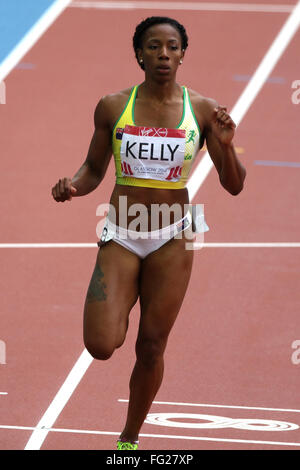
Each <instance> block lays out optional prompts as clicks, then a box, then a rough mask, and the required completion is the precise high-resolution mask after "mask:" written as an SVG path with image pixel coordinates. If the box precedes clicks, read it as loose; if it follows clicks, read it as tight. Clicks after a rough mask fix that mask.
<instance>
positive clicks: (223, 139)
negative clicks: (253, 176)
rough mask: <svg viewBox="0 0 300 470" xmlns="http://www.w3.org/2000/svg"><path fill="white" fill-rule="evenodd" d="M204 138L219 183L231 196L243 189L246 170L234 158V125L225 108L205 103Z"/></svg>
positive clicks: (212, 103) (209, 101) (214, 103)
mask: <svg viewBox="0 0 300 470" xmlns="http://www.w3.org/2000/svg"><path fill="white" fill-rule="evenodd" d="M205 114H206V119H205V121H206V125H205V138H206V145H207V150H208V153H209V155H210V157H211V159H212V161H213V163H214V165H215V167H216V169H217V171H218V174H219V179H220V183H221V184H222V186H223V187H224V188H225V189H226V190H227V191H228V192H229V193H230V194H232V195H234V196H235V195H237V194H239V193H240V192H241V191H242V189H243V187H244V180H245V177H246V170H245V168H244V166H243V165H242V164H241V162H240V161H239V160H238V158H237V156H236V152H235V149H234V145H233V142H232V140H233V136H234V133H235V128H236V125H235V123H234V122H233V120H232V119H231V117H230V115H229V114H228V113H227V109H226V107H225V106H219V105H218V104H217V103H216V102H215V101H214V100H207V101H206V113H205Z"/></svg>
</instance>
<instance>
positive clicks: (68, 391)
mask: <svg viewBox="0 0 300 470" xmlns="http://www.w3.org/2000/svg"><path fill="white" fill-rule="evenodd" d="M92 361H93V357H92V356H91V355H90V353H89V352H88V351H87V350H86V349H84V350H83V352H82V353H81V355H80V356H79V359H78V360H77V361H76V363H75V365H74V366H73V368H72V369H71V371H70V373H69V375H68V376H67V378H66V380H65V381H64V383H63V384H62V386H61V387H60V389H59V391H58V393H57V394H56V396H55V397H54V399H53V400H52V402H51V403H50V405H49V407H48V408H47V410H46V412H45V413H44V414H43V416H42V418H41V420H40V421H39V423H38V425H37V427H36V429H35V430H34V431H33V433H32V435H31V437H30V439H29V441H28V442H27V444H26V447H25V450H38V449H40V447H41V445H42V443H43V442H44V440H45V438H46V436H47V434H48V430H49V428H51V427H52V425H53V424H54V422H55V421H56V419H57V417H58V416H59V415H60V413H61V411H62V410H63V408H64V407H65V405H66V403H67V402H68V400H69V399H70V397H71V395H72V393H73V392H74V390H75V388H76V387H77V385H78V384H79V382H80V380H81V379H82V377H83V376H84V374H85V372H86V370H87V369H88V368H89V366H90V364H91V363H92Z"/></svg>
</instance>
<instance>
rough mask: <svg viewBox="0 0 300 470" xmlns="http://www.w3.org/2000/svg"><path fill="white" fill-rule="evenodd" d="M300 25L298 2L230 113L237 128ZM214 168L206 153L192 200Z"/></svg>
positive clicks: (192, 187)
mask: <svg viewBox="0 0 300 470" xmlns="http://www.w3.org/2000/svg"><path fill="white" fill-rule="evenodd" d="M299 24H300V1H298V3H297V4H296V6H295V8H294V10H293V12H292V13H291V15H290V16H289V17H288V19H287V21H286V22H285V24H284V25H283V27H282V28H281V30H280V32H279V34H278V35H277V36H276V38H275V40H274V41H273V43H272V45H271V47H270V49H269V50H268V52H267V53H266V55H265V56H264V58H263V60H262V61H261V63H260V64H259V66H258V67H257V69H256V71H255V73H254V75H253V76H252V78H251V80H250V81H249V83H248V85H247V86H246V88H245V89H244V91H243V93H242V94H241V96H240V97H239V99H238V101H237V102H236V104H235V106H234V108H233V109H232V111H231V112H230V113H229V114H230V115H231V117H232V119H233V121H234V122H235V124H236V126H238V125H239V124H240V122H241V121H242V119H243V117H244V116H245V114H246V113H247V111H248V109H249V108H250V106H251V105H252V103H253V101H254V100H255V98H256V96H257V95H258V93H259V92H260V90H261V88H262V87H263V85H264V83H265V81H266V80H267V78H268V76H269V75H270V73H271V72H272V70H273V69H274V67H275V65H276V64H277V62H278V60H279V59H280V57H281V55H282V54H283V52H284V51H285V49H286V48H287V46H288V44H289V43H290V41H291V39H292V37H293V36H294V34H295V33H296V31H297V29H298V27H299ZM212 168H213V162H212V160H211V158H210V156H209V153H208V152H205V154H204V156H203V158H202V159H201V161H200V162H199V164H198V166H197V167H196V169H195V171H194V172H193V173H192V175H191V177H190V179H189V181H188V183H187V187H188V189H189V194H190V198H191V200H192V199H193V198H194V196H195V195H196V193H197V191H198V190H199V187H200V185H201V184H202V183H203V181H204V180H205V178H206V177H207V175H208V174H209V172H210V170H211V169H212Z"/></svg>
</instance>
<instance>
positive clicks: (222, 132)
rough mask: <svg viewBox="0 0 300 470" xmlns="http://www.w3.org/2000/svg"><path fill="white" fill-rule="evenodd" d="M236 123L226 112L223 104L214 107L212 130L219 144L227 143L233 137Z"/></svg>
mask: <svg viewBox="0 0 300 470" xmlns="http://www.w3.org/2000/svg"><path fill="white" fill-rule="evenodd" d="M235 128H236V125H235V123H234V122H233V120H232V119H231V117H230V116H229V114H228V113H227V108H226V107H225V106H218V107H217V108H214V112H213V118H212V131H213V133H214V134H215V136H216V137H217V139H218V140H219V142H220V143H221V144H224V145H229V144H230V143H231V141H232V139H233V136H234V132H235Z"/></svg>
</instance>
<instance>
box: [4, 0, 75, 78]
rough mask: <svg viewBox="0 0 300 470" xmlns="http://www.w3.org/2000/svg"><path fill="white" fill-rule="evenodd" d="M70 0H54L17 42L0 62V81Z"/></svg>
mask: <svg viewBox="0 0 300 470" xmlns="http://www.w3.org/2000/svg"><path fill="white" fill-rule="evenodd" d="M71 1H72V0H56V1H55V2H54V3H53V4H52V5H51V6H50V7H49V8H48V9H47V10H46V11H45V13H44V14H43V15H42V16H41V17H40V19H39V20H38V21H37V22H36V23H35V24H34V25H33V26H32V27H31V28H30V29H29V31H28V32H27V33H26V34H25V36H23V38H22V39H21V40H20V41H19V43H18V44H17V45H16V46H15V47H14V48H13V50H12V51H11V52H10V53H9V54H8V55H7V57H6V58H5V59H4V60H3V61H2V62H1V64H0V82H2V80H4V79H5V78H6V77H7V75H8V74H9V73H10V72H11V71H12V69H13V68H14V67H15V66H16V65H17V64H18V62H19V61H20V60H21V59H22V57H24V55H25V54H27V52H28V51H29V50H30V49H31V48H32V47H33V46H34V44H36V42H37V41H38V40H39V39H40V37H41V36H42V35H43V34H44V32H45V31H46V30H47V29H48V28H49V27H50V26H51V24H52V23H54V21H55V20H56V19H57V18H58V16H59V15H60V14H61V13H62V12H63V11H64V10H65V8H67V6H69V5H70V3H71Z"/></svg>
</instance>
